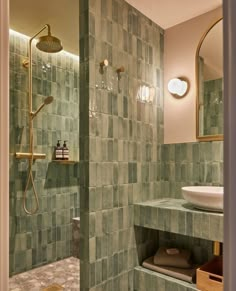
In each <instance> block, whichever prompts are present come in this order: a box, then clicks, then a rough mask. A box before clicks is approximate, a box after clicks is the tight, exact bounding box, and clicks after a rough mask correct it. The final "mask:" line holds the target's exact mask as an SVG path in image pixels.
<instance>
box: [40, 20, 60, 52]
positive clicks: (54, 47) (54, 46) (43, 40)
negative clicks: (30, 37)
mask: <svg viewBox="0 0 236 291" xmlns="http://www.w3.org/2000/svg"><path fill="white" fill-rule="evenodd" d="M46 26H47V27H48V34H47V35H43V36H41V37H39V39H38V42H37V44H36V47H37V48H38V49H39V50H40V51H43V52H46V53H57V52H59V51H61V50H62V49H63V47H62V45H61V41H60V39H59V38H57V37H55V36H52V35H51V29H50V25H49V24H46Z"/></svg>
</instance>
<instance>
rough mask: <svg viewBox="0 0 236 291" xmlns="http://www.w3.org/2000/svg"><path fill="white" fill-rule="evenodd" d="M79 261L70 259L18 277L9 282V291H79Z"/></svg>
mask: <svg viewBox="0 0 236 291" xmlns="http://www.w3.org/2000/svg"><path fill="white" fill-rule="evenodd" d="M79 290H80V264H79V259H76V258H74V257H70V258H67V259H64V260H61V261H58V262H55V263H52V264H48V265H46V266H43V267H39V268H36V269H33V270H30V271H27V272H24V273H21V274H18V275H15V276H13V277H11V278H10V280H9V291H79Z"/></svg>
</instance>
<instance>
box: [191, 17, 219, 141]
mask: <svg viewBox="0 0 236 291" xmlns="http://www.w3.org/2000/svg"><path fill="white" fill-rule="evenodd" d="M222 19H223V17H221V18H219V19H218V20H217V21H215V22H214V23H213V24H212V25H211V26H210V27H209V28H208V29H207V31H206V32H205V33H204V34H203V36H202V37H201V39H200V42H199V44H198V47H197V51H196V56H195V74H196V139H197V140H199V141H214V140H223V139H224V135H223V134H216V135H200V134H199V106H200V104H199V66H198V57H199V51H200V49H201V46H202V43H203V41H204V39H205V38H206V36H207V34H208V33H209V32H210V31H211V29H212V28H213V27H214V26H215V25H216V24H217V23H218V22H220V21H221V20H222Z"/></svg>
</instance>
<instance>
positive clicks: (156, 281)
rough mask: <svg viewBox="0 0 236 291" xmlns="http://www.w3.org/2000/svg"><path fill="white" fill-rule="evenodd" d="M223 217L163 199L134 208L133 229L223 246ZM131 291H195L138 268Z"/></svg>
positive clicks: (176, 281) (140, 267)
mask: <svg viewBox="0 0 236 291" xmlns="http://www.w3.org/2000/svg"><path fill="white" fill-rule="evenodd" d="M223 218H224V215H223V213H216V212H206V211H201V210H198V209H195V208H194V207H192V206H191V205H190V204H188V203H187V202H186V200H183V199H172V198H163V199H158V200H153V201H147V202H142V203H136V204H135V205H134V225H135V226H139V227H145V228H149V229H155V230H160V231H164V232H170V233H175V234H181V235H185V236H188V237H195V238H200V239H205V240H209V241H219V242H223ZM134 274H135V280H134V290H135V291H141V290H158V291H159V290H160V291H173V290H178V291H197V288H196V285H195V284H190V283H187V282H184V281H181V280H178V279H175V278H172V277H169V276H166V275H163V274H160V273H157V272H154V271H151V270H148V269H145V268H143V267H142V266H138V267H136V268H135V270H134Z"/></svg>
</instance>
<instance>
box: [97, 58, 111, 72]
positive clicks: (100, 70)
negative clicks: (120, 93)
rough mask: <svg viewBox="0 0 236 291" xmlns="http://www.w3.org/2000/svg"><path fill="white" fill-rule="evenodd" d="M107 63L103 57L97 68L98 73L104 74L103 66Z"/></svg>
mask: <svg viewBox="0 0 236 291" xmlns="http://www.w3.org/2000/svg"><path fill="white" fill-rule="evenodd" d="M108 64H109V62H108V60H107V59H105V60H103V61H102V62H100V68H99V72H100V74H104V67H107V66H108Z"/></svg>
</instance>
